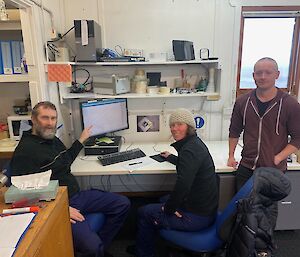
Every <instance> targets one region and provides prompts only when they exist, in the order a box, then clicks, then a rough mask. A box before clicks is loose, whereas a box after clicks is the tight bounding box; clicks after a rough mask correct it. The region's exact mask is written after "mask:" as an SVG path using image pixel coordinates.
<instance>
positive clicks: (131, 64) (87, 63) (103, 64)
mask: <svg viewBox="0 0 300 257" xmlns="http://www.w3.org/2000/svg"><path fill="white" fill-rule="evenodd" d="M218 62H219V60H192V61H167V62H46V63H45V64H70V65H74V66H133V65H183V64H213V63H215V64H217V63H218Z"/></svg>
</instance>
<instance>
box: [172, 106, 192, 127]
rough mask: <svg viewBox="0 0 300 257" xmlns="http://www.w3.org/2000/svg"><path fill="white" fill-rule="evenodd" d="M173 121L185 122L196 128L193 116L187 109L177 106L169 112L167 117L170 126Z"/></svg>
mask: <svg viewBox="0 0 300 257" xmlns="http://www.w3.org/2000/svg"><path fill="white" fill-rule="evenodd" d="M175 122H181V123H185V124H187V125H189V126H191V127H192V128H194V129H196V124H195V120H194V116H193V114H192V113H191V112H190V111H189V110H187V109H184V108H179V109H176V110H175V111H174V112H172V113H171V115H170V119H169V125H170V126H171V125H172V124H173V123H175Z"/></svg>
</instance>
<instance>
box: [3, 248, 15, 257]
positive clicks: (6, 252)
mask: <svg viewBox="0 0 300 257" xmlns="http://www.w3.org/2000/svg"><path fill="white" fill-rule="evenodd" d="M14 251H15V248H2V247H1V246H0V256H1V257H11V256H13V253H14Z"/></svg>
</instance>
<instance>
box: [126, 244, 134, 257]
mask: <svg viewBox="0 0 300 257" xmlns="http://www.w3.org/2000/svg"><path fill="white" fill-rule="evenodd" d="M126 252H127V253H129V254H131V255H134V256H136V245H129V246H127V248H126Z"/></svg>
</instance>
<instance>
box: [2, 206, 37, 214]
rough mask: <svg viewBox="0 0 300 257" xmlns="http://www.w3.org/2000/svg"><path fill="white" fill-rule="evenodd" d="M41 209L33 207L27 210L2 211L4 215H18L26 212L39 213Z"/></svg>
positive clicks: (26, 208)
mask: <svg viewBox="0 0 300 257" xmlns="http://www.w3.org/2000/svg"><path fill="white" fill-rule="evenodd" d="M38 211H39V207H37V206H31V207H25V208H14V209H4V210H3V211H2V213H3V214H17V213H24V212H38Z"/></svg>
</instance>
